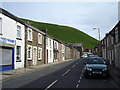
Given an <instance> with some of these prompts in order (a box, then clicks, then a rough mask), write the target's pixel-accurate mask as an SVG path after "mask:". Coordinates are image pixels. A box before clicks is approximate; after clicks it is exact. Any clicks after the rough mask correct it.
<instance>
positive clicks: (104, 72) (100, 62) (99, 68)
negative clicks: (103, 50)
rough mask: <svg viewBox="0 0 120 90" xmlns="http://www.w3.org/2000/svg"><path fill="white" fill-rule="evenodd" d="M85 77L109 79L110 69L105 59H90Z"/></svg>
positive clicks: (86, 66) (86, 64) (86, 65)
mask: <svg viewBox="0 0 120 90" xmlns="http://www.w3.org/2000/svg"><path fill="white" fill-rule="evenodd" d="M84 70H85V72H84V76H85V77H89V76H102V77H109V68H108V65H106V61H105V59H103V58H100V57H97V58H89V59H87V60H86V62H85V69H84Z"/></svg>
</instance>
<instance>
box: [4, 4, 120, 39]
mask: <svg viewBox="0 0 120 90" xmlns="http://www.w3.org/2000/svg"><path fill="white" fill-rule="evenodd" d="M2 8H4V9H5V10H7V11H9V12H10V13H12V14H14V15H16V16H18V17H22V18H27V19H31V20H35V21H40V22H46V23H54V24H59V25H67V26H71V27H74V28H77V29H79V30H81V31H83V32H85V33H87V34H89V35H91V36H92V37H94V38H96V39H98V31H97V30H93V28H94V27H96V28H99V29H100V31H101V39H102V38H103V37H104V36H105V33H108V32H109V31H110V30H111V29H112V28H113V27H114V26H115V24H116V23H117V21H118V3H117V2H4V3H2Z"/></svg>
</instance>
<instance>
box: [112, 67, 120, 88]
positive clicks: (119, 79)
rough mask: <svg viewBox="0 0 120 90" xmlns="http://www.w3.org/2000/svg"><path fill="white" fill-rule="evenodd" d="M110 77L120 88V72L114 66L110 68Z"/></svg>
mask: <svg viewBox="0 0 120 90" xmlns="http://www.w3.org/2000/svg"><path fill="white" fill-rule="evenodd" d="M110 75H111V77H112V79H113V80H114V81H115V82H116V83H118V85H119V86H120V70H119V69H117V68H115V67H114V66H110Z"/></svg>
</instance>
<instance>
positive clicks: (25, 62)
mask: <svg viewBox="0 0 120 90" xmlns="http://www.w3.org/2000/svg"><path fill="white" fill-rule="evenodd" d="M24 53H25V54H24V55H25V57H24V68H25V70H26V68H27V28H26V26H25V52H24Z"/></svg>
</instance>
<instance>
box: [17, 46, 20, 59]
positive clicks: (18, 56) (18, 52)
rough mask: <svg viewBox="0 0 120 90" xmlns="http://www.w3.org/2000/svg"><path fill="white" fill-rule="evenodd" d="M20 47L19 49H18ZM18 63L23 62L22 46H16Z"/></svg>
mask: <svg viewBox="0 0 120 90" xmlns="http://www.w3.org/2000/svg"><path fill="white" fill-rule="evenodd" d="M18 47H19V49H18ZM18 50H19V51H18ZM18 54H19V55H18ZM17 58H19V59H17ZM16 61H21V46H16Z"/></svg>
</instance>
